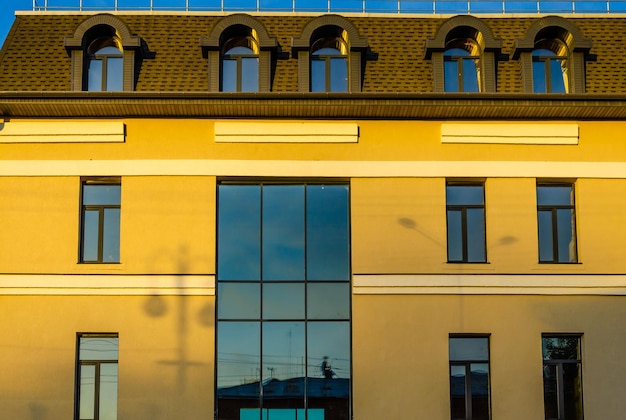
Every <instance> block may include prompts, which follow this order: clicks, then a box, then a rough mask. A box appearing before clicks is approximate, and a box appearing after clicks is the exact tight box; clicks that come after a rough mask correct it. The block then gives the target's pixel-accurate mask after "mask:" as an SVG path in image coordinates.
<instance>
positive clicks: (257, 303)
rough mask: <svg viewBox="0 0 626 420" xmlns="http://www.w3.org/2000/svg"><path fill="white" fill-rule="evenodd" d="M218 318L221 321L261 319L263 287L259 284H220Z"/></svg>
mask: <svg viewBox="0 0 626 420" xmlns="http://www.w3.org/2000/svg"><path fill="white" fill-rule="evenodd" d="M217 316H218V318H220V319H259V318H260V317H261V286H260V285H259V284H258V283H231V282H219V283H218V284H217Z"/></svg>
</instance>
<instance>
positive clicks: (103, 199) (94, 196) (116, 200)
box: [83, 184, 122, 205]
mask: <svg viewBox="0 0 626 420" xmlns="http://www.w3.org/2000/svg"><path fill="white" fill-rule="evenodd" d="M121 190H122V189H121V186H120V185H89V184H84V185H83V204H85V205H90V204H95V205H119V204H120V198H121Z"/></svg>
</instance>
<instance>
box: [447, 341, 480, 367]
mask: <svg viewBox="0 0 626 420" xmlns="http://www.w3.org/2000/svg"><path fill="white" fill-rule="evenodd" d="M450 360H454V361H462V360H467V361H470V360H484V361H488V360H489V339H488V338H487V337H450Z"/></svg>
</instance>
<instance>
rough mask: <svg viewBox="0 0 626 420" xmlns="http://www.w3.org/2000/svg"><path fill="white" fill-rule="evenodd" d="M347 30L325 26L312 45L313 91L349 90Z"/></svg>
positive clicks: (320, 29) (319, 31)
mask: <svg viewBox="0 0 626 420" xmlns="http://www.w3.org/2000/svg"><path fill="white" fill-rule="evenodd" d="M344 33H345V31H344V30H342V29H341V28H338V27H336V26H324V27H322V28H319V29H318V30H317V31H316V33H315V34H314V41H313V43H312V45H311V86H310V89H311V92H347V91H348V42H347V41H346V40H345V39H344V36H345V35H344Z"/></svg>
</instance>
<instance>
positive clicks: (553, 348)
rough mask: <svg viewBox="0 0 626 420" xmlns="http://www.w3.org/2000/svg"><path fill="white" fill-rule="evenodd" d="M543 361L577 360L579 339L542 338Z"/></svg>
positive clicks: (575, 337)
mask: <svg viewBox="0 0 626 420" xmlns="http://www.w3.org/2000/svg"><path fill="white" fill-rule="evenodd" d="M542 344H543V346H542V353H543V360H579V359H580V337H578V336H573V337H567V336H563V337H543V338H542Z"/></svg>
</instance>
